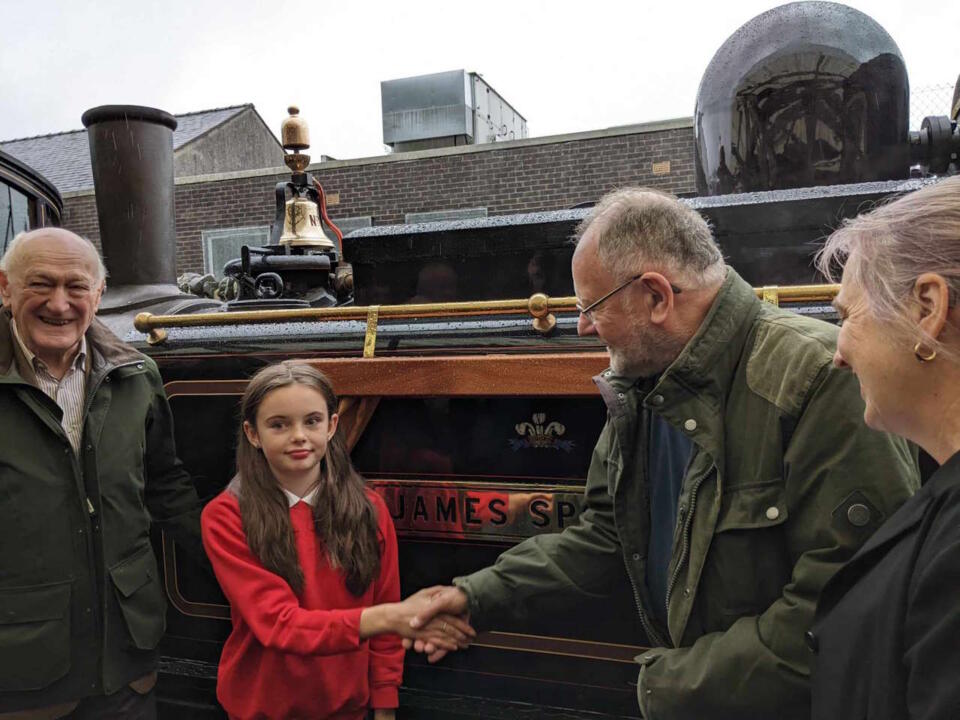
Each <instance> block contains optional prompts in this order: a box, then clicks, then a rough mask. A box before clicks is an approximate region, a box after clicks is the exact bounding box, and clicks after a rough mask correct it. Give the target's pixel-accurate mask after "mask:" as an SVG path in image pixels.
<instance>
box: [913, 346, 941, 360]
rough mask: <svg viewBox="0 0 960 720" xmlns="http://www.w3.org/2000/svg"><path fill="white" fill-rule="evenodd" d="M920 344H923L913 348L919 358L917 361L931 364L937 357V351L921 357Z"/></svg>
mask: <svg viewBox="0 0 960 720" xmlns="http://www.w3.org/2000/svg"><path fill="white" fill-rule="evenodd" d="M920 344H921V343H920V342H918V343H917V344H916V345H914V346H913V354H914V355H916V356H917V360H919V361H920V362H922V363H926V362H930V361H931V360H933V359H934V358H935V357H936V356H937V351H936V350H931V351H930V354H929V355H921V354H920Z"/></svg>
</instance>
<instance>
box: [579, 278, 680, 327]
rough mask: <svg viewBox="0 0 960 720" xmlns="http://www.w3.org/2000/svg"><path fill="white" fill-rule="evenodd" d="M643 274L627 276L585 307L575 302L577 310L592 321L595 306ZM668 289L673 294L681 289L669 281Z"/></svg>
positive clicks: (678, 292)
mask: <svg viewBox="0 0 960 720" xmlns="http://www.w3.org/2000/svg"><path fill="white" fill-rule="evenodd" d="M643 275H644V274H643V273H640V274H639V275H634V276H633V277H632V278H629V279H628V280H626V281H625V282H624V283H622V284H620V285H617V286H616V287H615V288H614V289H613V290H611V291H610V292H608V293H607V294H606V295H604V296H603V297H602V298H599V299H598V300H594V301H593V302H592V303H590V304H589V305H587V306H586V307H583V306H582V305H581V304H580V303H577V305H576V308H577V312H579V313H580V314H581V315H586V316H587V319H588V320H589V321H590V322H593V311H594V310H596V309H597V306H599V305H600V303H602V302H605V301H607V300H609V299H610V298H612V297H613V296H614V295H616V294H617V293H618V292H620V291H621V290H623V289H624V288H625V287H627V285H629V284H630V283H632V282H634V281H636V280H639V279H640V278H642V277H643ZM670 289H671V290H673V293H674V295H679V294H680V293H681V292H682V290H681V289H680V288H678V287H677V286H676V285H674V284H673V283H670Z"/></svg>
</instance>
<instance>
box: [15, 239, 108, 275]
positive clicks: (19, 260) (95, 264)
mask: <svg viewBox="0 0 960 720" xmlns="http://www.w3.org/2000/svg"><path fill="white" fill-rule="evenodd" d="M51 246H59V247H61V248H63V249H71V250H73V251H75V252H76V253H77V254H78V256H80V257H83V256H86V258H87V261H88V263H89V269H90V270H91V271H92V272H93V275H94V277H95V278H96V279H97V280H99V281H100V282H103V281H104V280H106V277H107V269H106V267H105V266H104V264H103V260H102V259H101V257H100V253H99V251H98V250H97V248H96V247H95V246H94V244H93V243H92V242H90V241H89V240H87V239H86V238H84V237H80V236H79V235H77V234H76V233H74V232H71V231H69V230H65V229H63V228H58V227H45V228H39V229H37V230H31V231H29V232H25V233H20V234H19V235H17V236H16V237H15V238H14V239H13V240H11V241H10V244H9V245H8V246H7V250H6V252H5V253H4V254H3V257H2V258H0V271H2V272H3V273H4V274H5V275H7V276H9V277H17V276H18V275H22V272H23V270H24V268H25V267H26V266H27V265H28V264H29V261H30V255H31V253H32V252H33V251H35V250H38V249H40V248H43V247H47V248H49V247H51Z"/></svg>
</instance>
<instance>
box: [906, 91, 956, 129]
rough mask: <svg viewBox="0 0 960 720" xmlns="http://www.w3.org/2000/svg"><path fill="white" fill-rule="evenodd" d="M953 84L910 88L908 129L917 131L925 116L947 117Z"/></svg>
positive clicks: (951, 100) (951, 99)
mask: <svg viewBox="0 0 960 720" xmlns="http://www.w3.org/2000/svg"><path fill="white" fill-rule="evenodd" d="M952 102H953V83H938V84H936V85H923V86H921V87H916V88H910V129H911V130H919V129H920V123H921V122H923V119H924V118H925V117H926V116H927V115H949V114H950V105H951V103H952Z"/></svg>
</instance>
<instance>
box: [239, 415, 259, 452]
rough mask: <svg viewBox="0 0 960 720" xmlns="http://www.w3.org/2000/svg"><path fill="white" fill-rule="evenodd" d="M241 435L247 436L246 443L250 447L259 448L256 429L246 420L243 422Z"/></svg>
mask: <svg viewBox="0 0 960 720" xmlns="http://www.w3.org/2000/svg"><path fill="white" fill-rule="evenodd" d="M243 434H244V435H246V436H247V441H248V442H249V443H250V444H251V445H253V446H254V447H255V448H259V447H260V437H259V436H258V435H257V429H256V428H255V427H254V426H253V425H251V424H250V422H249V421H248V420H244V421H243Z"/></svg>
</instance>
